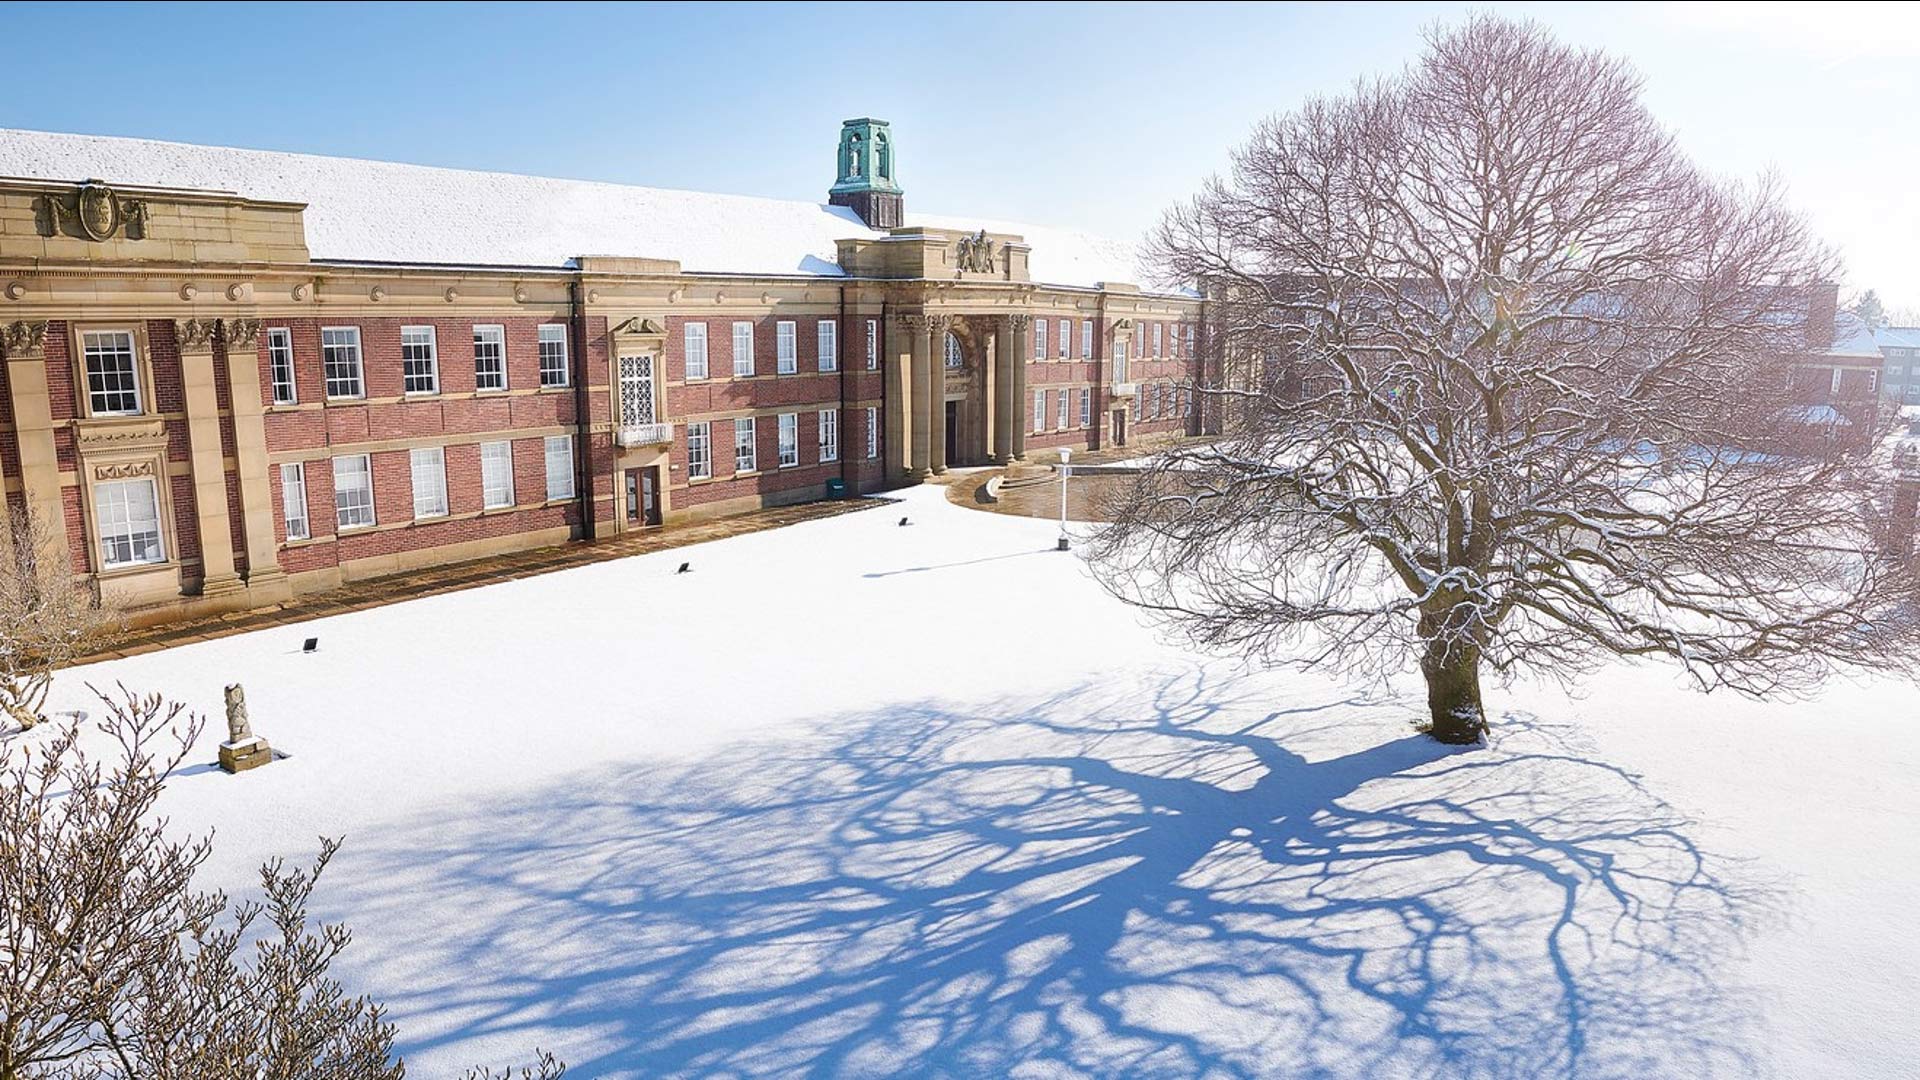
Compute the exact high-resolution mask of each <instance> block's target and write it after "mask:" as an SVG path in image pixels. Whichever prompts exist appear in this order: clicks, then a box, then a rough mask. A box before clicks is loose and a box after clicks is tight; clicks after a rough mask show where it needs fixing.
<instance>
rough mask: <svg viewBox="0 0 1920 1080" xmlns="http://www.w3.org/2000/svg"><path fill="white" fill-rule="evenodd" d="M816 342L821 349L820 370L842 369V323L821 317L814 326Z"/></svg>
mask: <svg viewBox="0 0 1920 1080" xmlns="http://www.w3.org/2000/svg"><path fill="white" fill-rule="evenodd" d="M813 337H814V344H815V345H816V346H818V347H819V350H820V370H821V371H839V370H840V324H839V323H837V322H835V321H834V320H832V319H821V320H820V324H819V325H818V326H817V327H815V328H814V332H813Z"/></svg>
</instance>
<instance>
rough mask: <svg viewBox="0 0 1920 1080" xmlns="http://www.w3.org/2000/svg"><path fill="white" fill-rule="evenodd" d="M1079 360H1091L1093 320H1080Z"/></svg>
mask: <svg viewBox="0 0 1920 1080" xmlns="http://www.w3.org/2000/svg"><path fill="white" fill-rule="evenodd" d="M1080 359H1082V360H1091V359H1093V320H1092V319H1081V320H1080Z"/></svg>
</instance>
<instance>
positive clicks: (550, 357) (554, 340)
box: [540, 323, 571, 388]
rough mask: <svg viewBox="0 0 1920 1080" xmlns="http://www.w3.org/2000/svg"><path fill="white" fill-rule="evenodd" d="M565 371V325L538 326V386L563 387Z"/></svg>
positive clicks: (567, 373)
mask: <svg viewBox="0 0 1920 1080" xmlns="http://www.w3.org/2000/svg"><path fill="white" fill-rule="evenodd" d="M570 379H571V375H570V373H569V372H568V371H567V326H566V324H565V323H541V324H540V385H541V387H543V388H552V387H556V386H565V385H567V383H568V382H569V381H570Z"/></svg>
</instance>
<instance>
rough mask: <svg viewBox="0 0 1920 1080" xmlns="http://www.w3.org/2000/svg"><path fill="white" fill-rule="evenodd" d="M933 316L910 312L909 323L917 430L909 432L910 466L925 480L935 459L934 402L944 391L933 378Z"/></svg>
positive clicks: (911, 472)
mask: <svg viewBox="0 0 1920 1080" xmlns="http://www.w3.org/2000/svg"><path fill="white" fill-rule="evenodd" d="M930 317H931V316H927V315H913V316H910V317H909V318H908V319H907V320H906V326H905V329H906V335H907V346H908V351H909V356H908V365H909V367H910V370H911V371H912V380H913V390H912V401H911V403H910V408H911V410H912V417H913V420H912V427H913V430H912V431H911V432H910V433H909V434H908V444H909V445H910V446H911V447H912V450H911V454H910V456H909V458H908V466H907V479H909V480H925V479H926V478H927V474H928V472H930V471H931V469H932V463H933V454H932V447H931V439H932V436H933V403H934V401H935V399H937V398H938V397H939V395H940V392H939V388H938V386H937V385H936V384H935V383H934V381H933V348H932V344H931V342H930V341H929V339H928V336H927V320H928V319H929V318H930Z"/></svg>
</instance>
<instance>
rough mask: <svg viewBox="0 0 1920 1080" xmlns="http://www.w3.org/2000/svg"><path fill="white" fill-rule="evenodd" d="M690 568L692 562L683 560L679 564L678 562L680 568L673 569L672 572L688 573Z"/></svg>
mask: <svg viewBox="0 0 1920 1080" xmlns="http://www.w3.org/2000/svg"><path fill="white" fill-rule="evenodd" d="M692 570H693V564H692V563H690V562H683V563H681V564H680V569H678V570H675V571H674V573H676V574H685V573H690V572H691V571H692Z"/></svg>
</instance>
